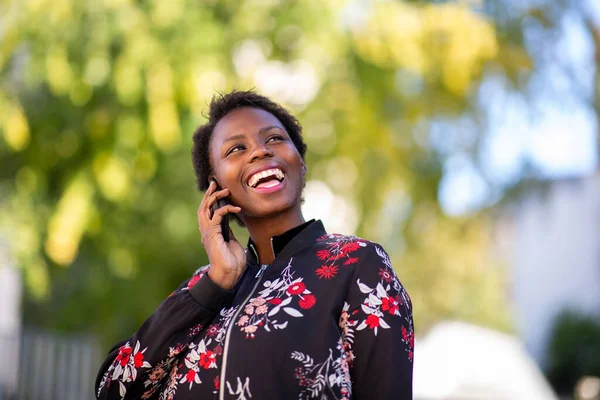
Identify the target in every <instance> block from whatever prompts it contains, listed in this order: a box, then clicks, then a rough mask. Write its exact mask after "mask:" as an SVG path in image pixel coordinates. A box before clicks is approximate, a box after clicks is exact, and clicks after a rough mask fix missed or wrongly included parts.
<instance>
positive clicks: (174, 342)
mask: <svg viewBox="0 0 600 400" xmlns="http://www.w3.org/2000/svg"><path fill="white" fill-rule="evenodd" d="M207 270H208V266H207V267H203V268H200V269H199V270H198V271H196V273H195V274H194V276H193V277H192V278H191V279H189V280H187V281H186V282H184V283H183V284H182V285H181V286H180V287H179V288H177V290H175V291H174V292H173V293H172V294H171V295H170V296H169V297H168V298H167V299H165V300H164V301H163V302H162V303H161V304H160V305H159V306H158V308H157V309H156V311H155V312H154V313H153V314H152V315H151V316H150V318H148V319H147V320H146V321H145V322H144V323H143V324H142V326H141V327H140V328H139V329H138V331H137V332H136V333H135V334H134V335H133V336H132V337H131V338H130V339H129V340H126V341H123V342H120V343H118V344H117V345H115V346H114V347H113V349H112V350H111V351H110V353H109V354H108V356H107V358H106V360H105V361H104V363H103V364H102V366H101V368H100V371H99V372H98V377H97V378H96V386H95V388H96V398H97V399H102V400H117V399H119V400H121V399H139V398H142V399H149V398H151V397H152V395H153V394H154V393H156V392H158V391H159V390H160V388H161V385H162V384H163V382H164V381H165V379H164V378H166V377H167V376H168V375H169V372H170V370H171V368H172V366H173V365H174V363H175V362H176V359H177V355H178V354H179V353H180V352H181V351H183V350H185V349H186V348H187V346H188V344H189V343H190V342H191V341H192V340H193V339H194V337H195V336H196V335H197V334H198V332H200V330H201V329H203V328H204V327H206V326H207V325H208V324H209V323H210V322H211V321H212V319H213V318H214V317H215V315H216V313H217V312H218V310H219V308H220V307H221V305H222V304H223V302H225V301H226V300H227V299H228V298H229V297H230V296H232V295H233V291H230V290H224V289H222V288H221V287H219V286H218V285H216V284H215V283H213V282H212V281H211V280H210V279H209V277H208V275H207V274H205V272H206V271H207Z"/></svg>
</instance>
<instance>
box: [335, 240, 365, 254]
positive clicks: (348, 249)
mask: <svg viewBox="0 0 600 400" xmlns="http://www.w3.org/2000/svg"><path fill="white" fill-rule="evenodd" d="M358 249H360V245H359V244H358V242H350V243H346V244H345V245H343V246H342V248H341V250H340V251H341V252H342V253H343V254H347V253H352V252H353V251H356V250H358Z"/></svg>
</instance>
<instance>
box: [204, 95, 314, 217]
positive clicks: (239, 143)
mask: <svg viewBox="0 0 600 400" xmlns="http://www.w3.org/2000/svg"><path fill="white" fill-rule="evenodd" d="M209 155H210V163H211V166H212V175H211V176H214V177H216V179H217V182H218V183H219V185H220V186H221V187H222V188H229V190H230V193H231V194H230V195H229V197H228V200H229V202H230V203H232V204H234V205H237V206H239V207H241V208H242V212H241V213H240V214H239V217H240V218H241V219H242V221H244V222H246V219H247V218H265V217H269V216H271V215H275V214H280V213H284V212H289V211H298V212H299V211H300V202H301V197H302V188H303V186H304V174H305V172H306V167H305V164H304V161H303V160H302V157H301V156H300V153H299V152H298V150H297V149H296V146H294V143H293V142H292V140H291V139H290V137H289V135H288V133H287V132H286V130H285V128H284V127H283V125H282V124H281V122H280V121H279V120H278V119H277V118H276V117H275V116H274V115H272V114H270V113H268V112H267V111H264V110H262V109H258V108H249V107H244V108H238V109H236V110H234V111H232V112H230V113H229V114H227V115H226V116H225V117H223V118H222V119H221V120H220V121H219V122H218V123H217V125H216V126H215V128H214V130H213V134H212V137H211V139H210V146H209Z"/></svg>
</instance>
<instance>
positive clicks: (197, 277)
mask: <svg viewBox="0 0 600 400" xmlns="http://www.w3.org/2000/svg"><path fill="white" fill-rule="evenodd" d="M199 280H200V275H194V276H192V279H190V281H189V282H188V285H187V287H188V289H191V288H193V287H194V285H195V284H196V283H198V281H199Z"/></svg>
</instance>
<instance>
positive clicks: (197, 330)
mask: <svg viewBox="0 0 600 400" xmlns="http://www.w3.org/2000/svg"><path fill="white" fill-rule="evenodd" d="M201 330H202V325H200V324H198V325H194V326H192V327H191V328H190V333H188V336H189V337H192V336H196V335H197V334H199V333H200V331H201Z"/></svg>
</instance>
